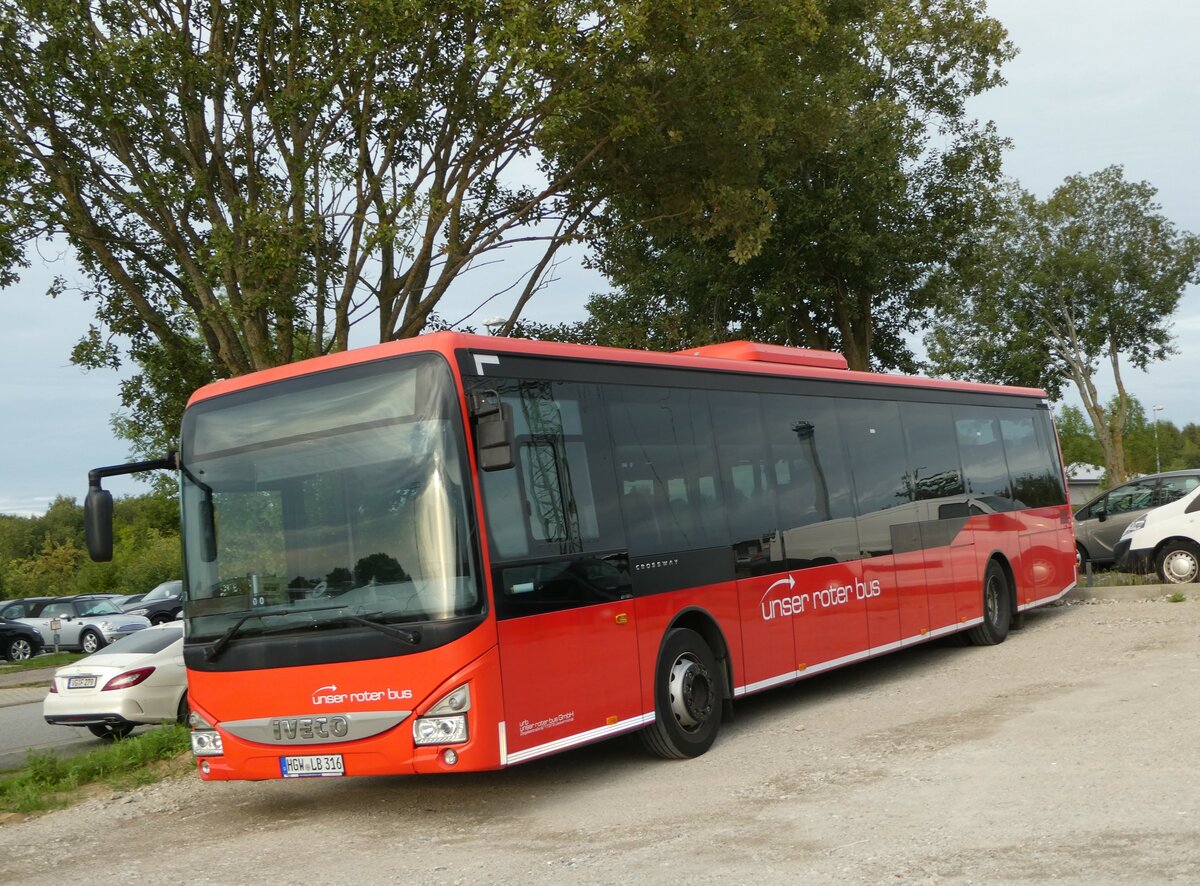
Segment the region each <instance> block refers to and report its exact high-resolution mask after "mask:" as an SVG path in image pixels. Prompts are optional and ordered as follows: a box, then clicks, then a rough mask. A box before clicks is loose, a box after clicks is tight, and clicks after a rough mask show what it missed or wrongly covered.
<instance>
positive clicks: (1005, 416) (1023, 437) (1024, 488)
mask: <svg viewBox="0 0 1200 886" xmlns="http://www.w3.org/2000/svg"><path fill="white" fill-rule="evenodd" d="M998 412H999V417H1000V434H1001V437H1002V438H1003V440H1004V454H1005V458H1006V460H1007V461H1008V470H1009V474H1010V476H1011V478H1012V486H1013V498H1014V499H1016V501H1017V502H1019V503H1020V504H1021V505H1024V506H1025V507H1030V508H1039V507H1045V506H1047V505H1055V504H1062V503H1063V501H1064V500H1065V499H1064V497H1063V492H1062V478H1061V477H1060V476H1059V472H1058V471H1057V469H1056V464H1055V461H1054V460H1053V459H1052V458H1051V457H1050V449H1049V446H1048V441H1046V440H1045V439H1044V436H1043V434H1042V433H1041V429H1040V428H1039V427H1038V425H1039V424H1040V422H1039V419H1040V418H1041V416H1040V415H1039V414H1038V413H1036V412H1033V411H1026V410H1020V409H1001V410H999V411H998Z"/></svg>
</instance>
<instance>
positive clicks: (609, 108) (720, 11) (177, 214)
mask: <svg viewBox="0 0 1200 886" xmlns="http://www.w3.org/2000/svg"><path fill="white" fill-rule="evenodd" d="M958 2H960V3H962V4H963V5H964V6H968V7H969V6H970V3H968V2H966V0H958ZM941 5H942V6H945V7H950V6H951V5H952V4H951V2H950V0H941ZM822 27H824V22H823V18H822V14H821V13H820V12H819V10H818V8H817V4H816V3H815V2H814V0H800V2H796V0H747V2H744V3H741V4H736V5H730V4H727V3H723V2H720V0H660V2H655V3H645V2H632V0H616V2H606V0H570V2H563V3H551V4H547V3H540V2H532V0H475V2H470V3H467V4H465V5H464V4H462V3H454V4H449V3H436V2H424V3H415V4H414V3H394V2H383V0H356V2H347V0H286V2H283V3H267V2H264V0H229V2H222V3H199V4H183V5H179V4H123V3H110V2H100V0H85V2H80V3H45V2H43V0H11V2H7V3H5V4H3V5H0V40H2V41H3V44H4V46H5V52H4V53H2V54H0V284H4V283H8V282H11V281H12V280H13V279H15V275H16V273H17V272H19V270H20V268H21V266H22V264H23V262H24V261H25V259H24V247H25V246H27V245H28V244H30V243H32V242H34V241H35V240H37V239H39V238H43V237H57V238H60V239H62V240H64V241H65V242H67V243H68V244H69V245H70V247H71V249H72V251H73V255H74V258H75V259H76V260H77V261H78V263H79V265H80V266H81V268H82V269H83V272H84V274H85V276H86V278H87V281H88V282H87V285H86V288H85V296H86V297H87V298H89V299H91V300H92V302H93V304H94V305H95V307H96V323H95V324H94V326H93V328H92V329H90V330H89V331H88V332H87V333H86V334H85V335H84V337H83V339H82V340H81V342H80V344H79V346H78V347H77V349H76V351H75V354H74V359H75V360H76V361H77V362H78V363H80V364H81V365H84V366H88V367H115V366H118V365H120V364H122V363H124V362H127V361H133V362H134V363H136V364H137V366H138V367H139V370H140V371H139V373H138V374H136V375H135V376H134V377H133V378H131V379H130V380H129V381H127V382H126V383H125V384H124V386H123V401H124V406H125V408H126V413H125V414H124V415H123V416H121V417H120V418H118V419H117V421H116V427H117V429H118V431H119V432H120V433H122V434H123V435H125V436H126V437H128V438H129V439H131V440H134V441H135V442H136V443H137V444H138V447H139V450H140V451H141V453H142V454H144V455H149V454H153V455H161V454H162V449H163V448H165V445H166V444H168V443H169V442H170V440H171V438H172V437H173V435H174V433H175V430H174V429H175V428H176V427H177V421H178V416H179V414H180V412H181V410H182V404H183V401H184V398H185V397H186V394H187V392H189V391H190V390H192V389H193V388H195V387H196V386H198V385H199V384H202V383H203V382H205V381H208V380H210V379H214V378H224V377H229V376H234V375H238V374H241V373H244V372H247V371H250V370H254V369H261V368H264V367H270V366H275V365H279V364H282V363H287V362H290V361H293V360H296V359H300V358H302V357H307V356H312V355H315V354H319V353H325V352H329V351H333V350H340V349H343V348H345V347H346V346H347V342H348V339H349V333H350V329H351V327H352V326H353V325H354V324H356V323H362V322H363V321H367V322H370V323H373V324H375V325H376V327H377V330H378V337H379V339H380V340H381V341H385V340H389V339H393V338H401V337H406V336H411V335H415V334H417V333H419V332H421V331H422V330H423V329H425V328H426V326H427V324H428V323H429V322H430V319H431V317H432V312H433V310H434V309H435V307H436V306H437V304H438V302H439V300H440V299H441V298H442V297H443V295H444V294H445V293H446V291H447V289H448V288H449V287H450V285H451V284H452V283H453V282H454V281H455V280H456V279H457V277H458V276H459V275H460V274H461V273H462V272H463V271H464V270H466V269H467V268H469V267H471V266H472V264H473V263H474V264H478V263H480V262H481V261H485V260H486V259H487V258H488V257H489V256H490V255H491V254H492V253H494V252H495V251H496V250H500V249H505V248H507V247H509V246H511V245H512V244H513V243H515V242H522V241H524V242H537V243H540V244H542V245H543V246H544V247H545V257H544V259H543V260H542V261H541V262H539V263H538V265H537V266H536V267H535V268H534V269H533V271H532V273H530V274H529V275H528V277H527V279H526V286H525V289H524V291H523V293H522V294H521V296H520V298H519V304H518V307H517V309H516V310H515V311H514V314H513V317H512V318H511V321H510V325H511V322H515V320H516V318H517V316H518V315H519V312H520V310H521V308H522V307H523V306H524V305H525V303H526V302H527V301H528V299H529V297H531V296H532V294H533V293H534V292H536V291H537V289H538V287H539V285H540V284H541V282H542V281H543V278H544V275H545V274H546V273H547V272H548V270H549V268H550V267H551V258H552V256H553V255H554V253H555V251H556V250H557V249H558V248H559V246H561V245H562V244H563V243H566V242H571V241H573V240H576V239H578V238H580V237H581V236H583V234H584V233H585V232H587V231H589V230H591V229H592V228H594V227H595V226H597V225H605V224H608V223H609V222H610V221H613V220H618V219H617V215H613V216H612V218H611V219H610V217H609V216H608V214H607V212H606V209H607V207H608V206H609V205H612V206H614V207H615V206H617V205H618V203H619V205H620V211H619V221H620V222H621V223H624V222H625V221H640V220H643V219H645V218H647V217H653V218H656V219H661V220H670V226H671V229H672V230H673V231H676V232H685V231H687V232H691V233H692V234H694V235H695V236H696V237H698V238H700V239H701V240H705V239H717V238H719V239H720V240H721V241H722V243H723V244H725V245H723V247H722V248H723V249H732V250H733V251H734V253H735V254H736V255H737V256H738V257H739V259H743V260H744V259H745V258H747V257H749V256H750V255H753V254H754V253H755V251H756V250H757V249H758V248H759V247H760V245H761V243H762V242H763V241H764V240H765V238H766V236H767V231H768V228H769V225H770V223H771V222H772V216H771V208H772V203H771V200H772V197H771V195H770V194H769V193H768V192H767V191H766V190H764V187H763V175H762V170H763V167H764V162H765V155H766V147H765V146H766V145H767V144H768V143H769V139H770V136H771V133H772V132H773V131H775V130H776V129H778V128H779V127H780V125H781V123H783V122H784V121H786V120H788V118H789V114H791V113H792V111H794V109H795V107H796V106H798V103H800V102H801V101H802V98H801V97H799V96H795V97H792V96H790V95H789V86H790V84H791V77H792V74H791V72H792V70H793V69H794V67H795V63H796V62H797V60H800V59H804V58H806V57H807V56H808V55H809V53H810V51H811V50H812V48H813V41H814V39H815V37H816V35H817V34H818V32H819V31H820V30H821V28H822ZM896 36H899V35H896ZM910 36H912V37H913V38H914V39H915V38H916V37H919V36H921V35H910ZM928 36H929V37H930V39H931V40H934V41H935V42H937V34H935V33H931V34H930V35H928ZM943 61H944V59H940V58H939V59H930V62H931V65H929V66H928V71H927V72H926V73H927V74H928V75H929V76H930V77H934V79H936V77H935V74H936V65H940V64H941V63H942V62H943ZM909 67H910V69H912V70H914V71H915V70H916V69H917V68H919V67H920V65H910V66H909ZM878 69H879V70H883V65H882V64H881V65H880V66H878ZM964 75H968V76H969V75H970V72H969V71H967V69H966V68H965V67H964V66H953V69H952V70H951V71H949V72H947V74H946V77H947V78H950V79H952V78H957V77H961V76H964ZM785 97H786V98H787V101H786V102H785V101H784V99H785ZM532 157H537V158H539V163H538V165H537V167H536V168H537V171H536V172H535V171H534V165H533V164H532V163H531V162H530V159H529V158H532ZM530 179H533V181H530ZM621 195H630V196H628V197H627V198H622V197H621ZM514 276H517V275H515V274H514ZM63 285H64V284H62V283H61V281H60V282H58V283H56V285H55V288H54V290H53V292H58V291H61V289H62V287H63ZM372 318H373V319H372Z"/></svg>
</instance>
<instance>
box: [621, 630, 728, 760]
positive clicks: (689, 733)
mask: <svg viewBox="0 0 1200 886" xmlns="http://www.w3.org/2000/svg"><path fill="white" fill-rule="evenodd" d="M724 686H725V679H724V676H723V671H722V670H721V668H720V665H718V664H717V659H716V656H714V655H713V652H712V650H711V649H709V647H708V644H707V643H706V642H704V638H703V637H701V636H700V635H699V634H697V633H696V632H695V631H693V630H690V629H688V628H676V629H674V630H672V631H670V632H669V633H668V634H667V636H666V638H665V639H664V640H663V645H662V651H661V652H660V653H659V657H658V665H657V667H656V668H655V673H654V722H653V723H651V724H650V725H649V726H647V727H646V728H645V729H643V730H642V732H641V739H642V744H644V745H645V746H646V747H647V748H648V749H649V750H650V751H651V752H653V753H655V754H657V755H658V756H660V757H665V758H666V759H668V760H682V759H686V758H688V757H699V756H700V755H701V754H703V753H704V752H705V751H707V750H708V749H709V748H710V747H712V744H713V742H714V741H716V739H717V732H718V731H720V728H721V708H722V702H723V701H724V698H725V690H724Z"/></svg>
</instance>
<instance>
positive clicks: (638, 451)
mask: <svg viewBox="0 0 1200 886" xmlns="http://www.w3.org/2000/svg"><path fill="white" fill-rule="evenodd" d="M604 395H605V400H606V402H607V403H608V415H609V429H610V431H611V433H612V438H613V446H614V452H613V455H614V460H615V462H616V467H617V492H618V495H619V496H620V499H621V510H622V512H623V513H624V515H625V533H626V537H627V539H628V542H629V553H630V555H631V556H637V555H641V554H653V553H666V552H671V551H685V550H695V549H699V548H707V547H716V546H718V545H723V544H727V543H728V535H727V530H726V529H725V525H724V524H725V520H724V513H723V511H722V509H721V490H720V486H719V482H718V476H717V466H716V456H715V452H714V447H713V433H712V427H711V426H710V424H709V413H708V396H707V394H706V393H705V392H703V391H689V390H678V389H671V388H628V389H622V388H610V389H607V390H605V392H604Z"/></svg>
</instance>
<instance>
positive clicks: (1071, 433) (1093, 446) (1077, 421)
mask: <svg viewBox="0 0 1200 886" xmlns="http://www.w3.org/2000/svg"><path fill="white" fill-rule="evenodd" d="M1055 422H1056V424H1057V425H1058V442H1059V445H1060V446H1061V447H1062V454H1063V461H1064V462H1065V463H1066V464H1069V465H1071V464H1086V465H1102V464H1104V453H1103V452H1102V451H1101V449H1100V444H1099V442H1097V440H1096V433H1095V431H1093V430H1092V426H1091V425H1090V424H1089V423H1088V420H1087V417H1086V416H1085V415H1084V414H1083V411H1082V410H1081V409H1079V408H1078V407H1076V406H1064V407H1063V408H1062V412H1060V413H1059V414H1058V415H1056V416H1055Z"/></svg>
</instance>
